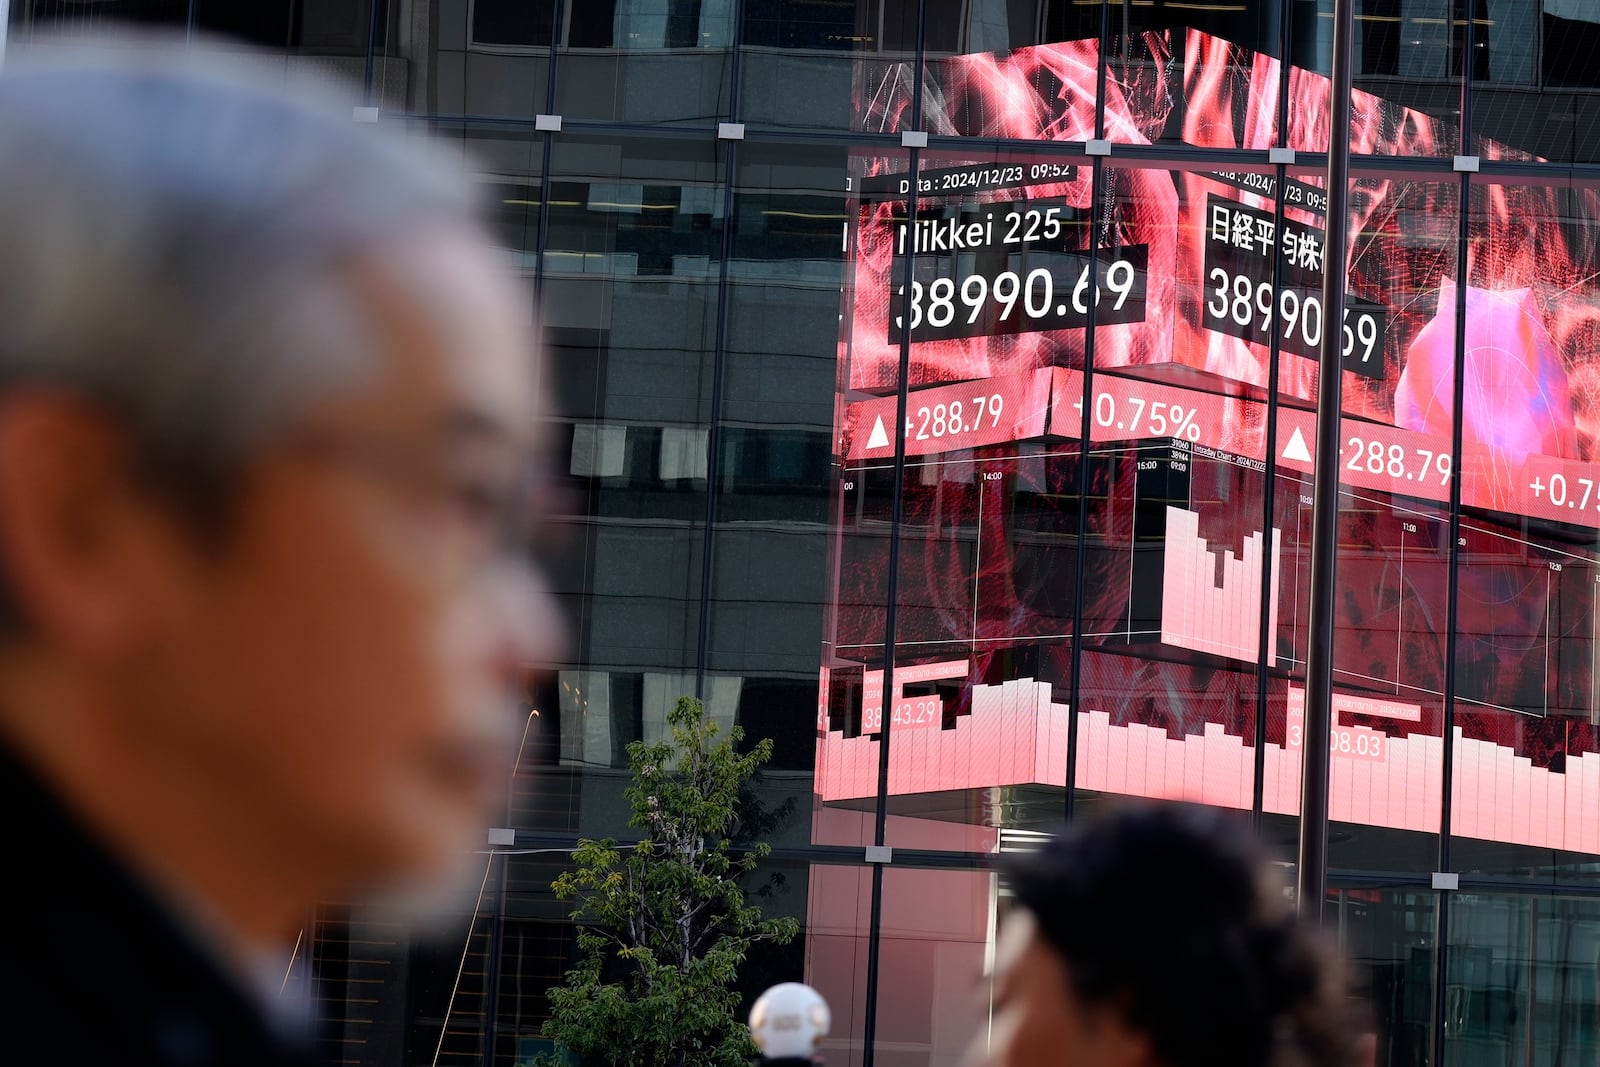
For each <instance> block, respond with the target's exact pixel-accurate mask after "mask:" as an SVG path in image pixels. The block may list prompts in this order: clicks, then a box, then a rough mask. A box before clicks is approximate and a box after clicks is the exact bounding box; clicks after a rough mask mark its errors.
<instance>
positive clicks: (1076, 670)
mask: <svg viewBox="0 0 1600 1067" xmlns="http://www.w3.org/2000/svg"><path fill="white" fill-rule="evenodd" d="M1122 13H1123V15H1124V23H1126V15H1127V13H1128V9H1127V5H1126V3H1124V4H1123V8H1122ZM1110 45H1111V8H1110V6H1109V5H1108V4H1106V3H1102V4H1101V5H1100V60H1099V63H1098V64H1097V66H1098V68H1099V69H1098V71H1097V72H1096V74H1095V91H1094V135H1095V136H1096V137H1104V136H1105V132H1106V55H1107V53H1109V52H1110V50H1111V48H1110ZM1089 166H1090V178H1089V277H1090V278H1091V279H1093V280H1094V284H1095V287H1096V288H1095V291H1096V292H1099V285H1100V274H1099V270H1100V264H1099V261H1098V255H1097V252H1098V249H1099V247H1100V242H1099V240H1098V239H1097V232H1098V227H1099V225H1100V207H1101V204H1102V202H1103V201H1102V199H1101V196H1100V176H1101V174H1102V173H1103V171H1102V170H1101V168H1100V157H1098V156H1096V157H1095V158H1093V159H1091V160H1090V161H1089ZM1088 303H1089V310H1088V312H1087V313H1086V314H1085V315H1084V327H1083V401H1082V408H1083V410H1082V411H1081V412H1079V418H1078V515H1077V525H1076V527H1075V531H1076V532H1075V533H1074V535H1073V536H1074V538H1075V539H1076V541H1077V546H1076V549H1077V555H1076V556H1075V557H1074V558H1073V561H1072V645H1071V651H1070V655H1069V658H1068V664H1069V665H1070V669H1071V671H1072V675H1071V677H1070V678H1069V679H1068V681H1067V778H1066V781H1067V795H1066V797H1065V798H1064V799H1063V801H1062V815H1063V816H1064V817H1065V818H1066V820H1067V821H1068V822H1071V821H1072V816H1073V813H1074V811H1073V809H1074V807H1075V804H1074V797H1076V795H1077V792H1078V734H1079V729H1078V716H1079V714H1080V713H1081V711H1082V709H1081V708H1080V707H1079V705H1080V704H1082V703H1083V585H1084V582H1085V581H1087V580H1088V579H1087V577H1086V576H1087V573H1088V569H1087V566H1086V564H1085V563H1084V553H1085V552H1086V551H1087V549H1086V542H1087V541H1088V540H1089V464H1090V448H1089V446H1090V437H1091V436H1092V434H1093V430H1094V421H1093V420H1094V318H1095V309H1096V308H1097V307H1099V305H1100V301H1098V300H1090V301H1089V302H1088Z"/></svg>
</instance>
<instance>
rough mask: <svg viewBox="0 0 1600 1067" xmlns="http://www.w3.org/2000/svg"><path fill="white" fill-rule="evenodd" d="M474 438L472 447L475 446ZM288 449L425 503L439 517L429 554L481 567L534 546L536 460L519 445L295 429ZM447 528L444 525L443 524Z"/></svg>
mask: <svg viewBox="0 0 1600 1067" xmlns="http://www.w3.org/2000/svg"><path fill="white" fill-rule="evenodd" d="M474 446H476V447H474ZM286 447H287V450H288V452H289V453H291V454H293V455H297V456H300V457H303V458H305V459H308V460H311V461H313V462H318V463H328V464H335V465H337V466H339V467H342V468H344V469H346V470H349V471H351V472H354V473H356V474H358V475H360V476H362V477H364V478H367V479H371V480H373V481H376V482H379V483H382V484H384V485H387V486H389V487H392V488H394V489H396V490H398V491H400V492H401V493H403V494H405V495H407V496H409V497H411V498H412V499H413V500H414V501H416V502H420V503H421V504H423V505H424V510H426V511H429V512H431V513H432V514H433V515H434V516H435V518H436V519H439V520H442V521H440V522H438V523H437V524H436V525H435V526H434V527H433V528H432V529H429V530H427V531H424V532H425V535H426V537H427V540H428V541H429V546H428V549H427V550H428V551H429V552H430V553H431V554H440V553H446V554H448V555H449V556H450V557H451V560H452V563H453V564H455V565H457V566H466V567H470V568H472V569H474V570H481V569H482V568H485V567H488V566H490V565H492V564H497V563H504V562H506V561H507V560H516V561H523V562H525V561H526V560H527V559H528V558H529V557H530V556H531V554H532V553H533V551H534V548H535V544H534V540H535V533H536V527H537V524H536V522H535V516H536V504H537V501H538V500H539V496H540V490H539V487H540V485H542V484H543V482H544V480H545V479H544V477H543V472H542V470H541V468H539V467H538V466H536V465H535V464H534V463H533V462H532V461H531V460H530V458H529V457H528V456H527V455H525V454H522V453H521V452H520V450H516V449H513V448H511V447H510V446H507V445H503V444H499V443H494V444H486V443H485V442H477V441H468V442H457V443H451V442H441V441H438V440H434V441H426V440H415V439H408V438H402V437H398V436H396V437H382V436H376V435H372V436H366V435H357V434H345V433H339V432H337V431H324V430H312V431H301V432H299V433H297V434H296V435H294V437H292V438H291V439H290V440H289V441H288V442H286ZM446 528H448V530H449V531H450V532H449V533H447V532H446Z"/></svg>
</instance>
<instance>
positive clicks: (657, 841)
mask: <svg viewBox="0 0 1600 1067" xmlns="http://www.w3.org/2000/svg"><path fill="white" fill-rule="evenodd" d="M667 725H668V727H669V735H668V737H667V738H665V739H664V740H662V741H660V742H657V743H656V744H653V745H647V744H644V743H643V742H640V741H635V742H634V743H633V744H631V745H629V746H628V766H629V768H630V769H631V770H632V773H633V783H632V785H630V786H629V787H628V789H627V791H626V793H625V794H624V795H625V797H626V799H627V801H628V803H629V805H630V807H631V808H632V812H633V813H632V817H631V818H630V819H629V823H628V824H629V825H630V826H631V827H633V828H635V829H637V830H639V831H640V832H641V834H642V835H643V836H642V839H641V840H640V841H639V842H638V843H637V844H632V845H618V844H617V842H616V841H614V840H612V839H609V838H608V839H606V840H603V841H590V840H584V841H581V842H579V845H578V848H577V849H576V850H575V851H574V852H573V854H572V858H573V862H574V867H573V869H572V870H570V871H567V872H566V873H564V874H562V875H561V876H560V877H559V878H557V879H556V880H555V882H554V883H553V885H552V887H551V888H552V889H554V891H555V894H556V896H557V897H559V898H561V899H563V900H575V901H576V902H577V906H576V908H575V910H574V911H573V912H572V917H573V919H574V920H576V921H577V923H578V949H579V954H580V962H579V964H578V966H576V967H574V968H573V969H572V970H570V971H568V972H567V980H566V984H565V985H563V986H558V987H556V988H555V989H552V990H551V991H550V1003H551V1007H552V1015H551V1018H550V1020H549V1021H548V1022H547V1023H546V1024H545V1026H544V1034H545V1036H546V1037H548V1038H551V1039H552V1040H554V1041H555V1042H556V1043H557V1044H558V1045H560V1046H561V1047H563V1048H565V1049H568V1050H570V1051H572V1052H574V1053H577V1054H578V1055H579V1056H580V1057H581V1058H582V1060H583V1062H584V1063H585V1064H587V1065H598V1064H607V1065H609V1067H635V1065H639V1067H645V1065H650V1067H654V1065H656V1064H671V1065H676V1067H713V1065H715V1067H722V1065H727V1067H733V1065H735V1064H740V1065H743V1064H748V1063H749V1062H750V1060H751V1059H752V1058H753V1057H754V1055H755V1052H756V1050H755V1046H754V1045H753V1044H752V1043H751V1041H750V1035H749V1031H748V1030H747V1029H746V1028H745V1026H744V1024H743V1021H742V1020H740V1019H738V1018H736V1016H735V1012H736V1011H737V1009H738V1007H739V993H738V991H737V989H736V988H735V983H736V981H737V978H738V972H739V966H740V964H742V963H743V962H744V958H745V954H746V953H747V952H748V951H749V949H750V947H751V946H752V945H753V944H755V943H756V942H758V941H775V942H778V943H780V944H782V943H786V942H788V941H789V940H791V939H792V938H793V937H794V935H795V933H796V932H797V930H798V924H797V923H796V922H795V920H793V919H763V918H762V917H761V909H760V908H759V907H757V906H755V905H753V904H751V903H749V902H748V901H747V900H746V897H745V892H744V889H743V887H742V886H741V884H740V879H741V878H742V877H743V876H745V875H747V874H749V873H750V872H751V871H752V870H754V869H755V867H756V865H757V864H758V863H759V862H760V861H761V859H762V858H763V857H765V856H767V855H768V854H769V853H770V852H771V846H769V845H766V844H764V843H759V842H757V843H753V844H749V845H746V846H744V847H741V848H739V849H737V850H736V849H735V848H734V847H733V846H732V844H731V842H730V835H732V834H733V833H734V832H735V831H736V829H737V822H738V812H739V809H740V800H741V793H742V791H743V789H744V787H745V785H746V783H747V782H748V781H749V780H750V779H751V777H752V776H753V775H755V774H756V772H757V771H758V770H759V769H760V768H761V766H762V764H764V763H766V762H767V760H769V759H771V757H772V742H771V741H770V740H764V741H762V742H760V743H759V744H757V745H755V746H753V747H752V748H751V749H750V751H749V752H747V753H745V754H743V755H741V754H740V753H739V744H740V742H741V741H742V740H743V736H744V735H743V731H741V730H740V729H739V728H738V727H734V728H733V729H732V730H730V731H728V733H727V734H725V735H723V734H721V731H720V730H719V728H718V726H717V724H716V722H715V721H713V720H712V719H710V718H708V717H707V715H706V713H705V709H704V708H703V707H702V706H701V704H700V702H699V701H698V700H694V699H691V698H689V697H684V698H682V699H680V700H679V701H678V703H677V705H676V706H675V707H674V708H673V709H672V711H671V713H670V714H669V715H668V716H667Z"/></svg>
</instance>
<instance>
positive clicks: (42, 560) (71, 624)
mask: <svg viewBox="0 0 1600 1067" xmlns="http://www.w3.org/2000/svg"><path fill="white" fill-rule="evenodd" d="M131 466H132V463H131V452H130V448H129V445H128V441H127V438H126V435H125V434H124V433H123V432H121V431H120V430H119V429H118V428H117V427H116V426H115V425H114V424H113V422H112V421H111V420H110V418H108V417H107V416H106V415H105V414H104V413H102V412H101V411H99V410H98V409H97V408H95V407H94V405H92V404H90V403H88V402H87V401H85V400H82V399H79V398H76V397H73V396H71V395H69V394H66V393H62V392H57V391H50V390H24V391H19V392H12V393H7V394H4V395H0V582H3V589H4V593H5V595H7V596H9V597H10V599H11V600H12V602H13V608H14V610H15V613H16V615H17V616H18V620H17V622H18V626H19V628H20V629H21V630H23V631H24V632H25V633H27V634H29V635H30V636H32V637H36V638H39V639H42V640H45V641H48V642H50V643H52V644H54V645H57V646H58V647H62V648H64V649H68V650H70V651H71V652H73V653H74V654H76V655H78V656H89V657H93V658H105V657H108V656H111V657H114V656H117V655H119V654H121V653H123V652H125V651H126V650H127V649H128V648H129V647H130V646H131V644H132V643H133V640H134V632H133V631H134V629H135V623H134V619H133V617H132V612H133V611H136V610H137V607H136V605H134V604H132V603H131V601H132V600H133V599H135V598H134V596H133V594H134V589H135V586H136V585H137V583H138V581H139V580H140V579H139V577H138V576H137V575H135V574H132V573H130V568H133V567H136V566H137V565H138V564H137V560H136V559H134V558H133V557H135V556H136V555H138V554H139V553H138V551H137V548H136V545H135V544H134V542H136V541H137V540H139V539H140V538H139V536H138V535H137V534H136V531H134V530H133V529H132V526H133V522H132V521H131V520H132V519H133V514H132V511H133V508H132V505H133V504H134V499H133V485H132V482H131V480H130V475H129V471H130V468H131ZM146 518H148V516H146Z"/></svg>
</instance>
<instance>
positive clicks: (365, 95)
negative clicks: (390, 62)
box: [361, 0, 386, 107]
mask: <svg viewBox="0 0 1600 1067" xmlns="http://www.w3.org/2000/svg"><path fill="white" fill-rule="evenodd" d="M385 2H386V0H371V2H370V3H369V4H368V5H367V65H366V69H365V70H364V71H363V72H362V75H361V87H362V95H361V102H362V103H363V104H365V105H366V106H367V107H371V106H372V82H373V80H374V77H375V76H376V73H377V68H378V18H379V13H380V12H381V11H382V10H383V8H382V7H381V5H382V4H383V3H385Z"/></svg>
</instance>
